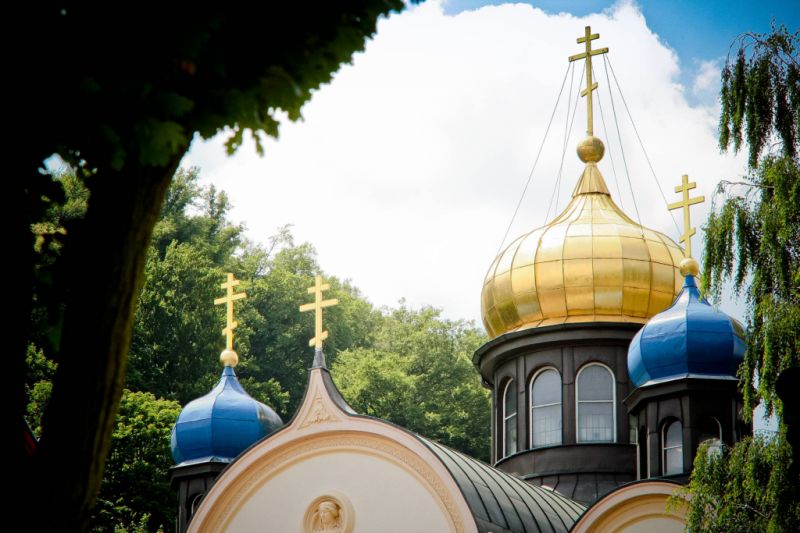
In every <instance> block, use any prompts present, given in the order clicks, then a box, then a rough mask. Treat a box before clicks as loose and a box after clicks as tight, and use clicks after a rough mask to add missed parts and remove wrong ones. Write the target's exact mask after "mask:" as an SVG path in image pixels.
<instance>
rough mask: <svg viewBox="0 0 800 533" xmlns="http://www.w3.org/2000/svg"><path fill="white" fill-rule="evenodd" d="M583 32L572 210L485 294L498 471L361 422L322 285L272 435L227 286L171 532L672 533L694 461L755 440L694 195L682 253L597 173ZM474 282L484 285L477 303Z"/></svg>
mask: <svg viewBox="0 0 800 533" xmlns="http://www.w3.org/2000/svg"><path fill="white" fill-rule="evenodd" d="M598 37H599V36H598V35H597V34H592V33H591V30H590V28H588V27H587V28H586V32H585V36H584V37H581V38H579V39H578V43H585V52H583V53H581V54H577V55H575V56H572V57H570V61H575V60H579V59H585V61H586V83H587V84H586V88H585V89H584V90H583V92H582V93H581V94H582V95H584V96H585V97H586V100H587V108H588V114H587V118H588V127H587V134H588V136H587V137H586V138H585V139H584V140H582V141H581V142H580V143H579V144H578V148H577V152H578V157H579V158H580V160H581V161H582V162H583V163H584V165H585V166H584V170H583V172H582V174H581V176H580V177H579V178H578V180H577V183H576V185H575V187H574V190H573V193H572V199H571V201H570V202H569V204H568V205H567V207H566V208H565V209H564V210H563V211H562V212H561V213H560V214H559V215H557V216H556V217H555V218H553V219H552V220H551V221H549V222H548V223H547V224H546V225H545V226H543V227H540V228H537V229H534V230H532V231H530V232H527V233H525V234H523V235H521V236H519V237H518V238H517V239H515V240H514V241H512V242H511V244H509V245H508V246H507V247H506V248H505V249H504V250H502V251H501V252H500V253H499V255H498V256H497V257H496V258H495V259H494V260H493V261H492V262H491V266H490V267H489V269H488V273H487V275H486V278H485V280H484V283H483V286H482V287H481V291H480V292H481V312H482V317H483V323H484V326H485V328H486V331H487V332H488V334H489V337H490V340H489V341H488V342H486V343H485V344H484V345H483V346H481V347H480V348H479V349H478V350H477V351H476V352H475V354H474V357H473V362H474V364H475V367H476V371H477V372H478V373H479V374H480V378H481V380H482V382H483V384H484V385H485V386H486V387H487V388H489V389H490V390H491V397H492V444H491V446H492V447H491V464H486V463H483V462H481V461H479V460H477V459H474V458H472V457H469V456H467V455H465V454H463V453H461V452H458V451H456V450H453V449H451V448H448V447H446V446H443V445H441V444H439V443H437V442H434V441H432V440H429V439H427V438H426V437H425V436H423V435H418V434H416V433H413V432H411V431H408V430H406V429H404V428H402V427H399V426H397V425H395V424H392V423H391V422H388V421H385V420H381V419H377V418H374V417H370V416H365V415H361V414H359V413H357V412H355V411H354V410H353V409H352V408H351V407H350V406H349V405H348V404H347V401H346V400H345V399H344V398H343V397H342V395H341V394H340V392H339V390H338V389H337V387H336V376H333V375H331V373H330V371H329V370H328V369H327V367H326V363H325V355H324V352H323V349H322V348H323V342H324V340H325V339H326V338H327V335H328V333H327V331H325V330H324V328H323V309H324V308H325V307H328V306H331V305H335V304H336V303H337V302H336V300H334V299H327V300H326V299H325V298H324V295H323V293H324V291H325V290H327V289H328V286H327V284H325V283H323V280H322V279H321V277H320V276H317V278H316V283H315V285H314V286H313V287H311V288H309V290H308V292H309V294H311V295H313V298H314V301H313V302H311V303H309V304H306V305H303V306H302V307H301V308H300V311H312V312H313V313H314V315H315V326H316V327H315V337H314V338H313V339H312V340H311V345H312V346H314V348H315V351H314V359H313V363H312V366H311V369H310V370H309V375H308V385H307V388H306V392H305V396H304V399H303V401H302V403H301V405H300V407H299V408H298V410H297V412H296V413H295V415H294V417H293V418H292V419H291V420H290V421H289V422H287V423H285V424H284V423H283V421H281V419H280V418H279V417H278V416H277V415H276V414H275V412H274V411H273V410H272V409H270V408H269V407H268V406H266V405H263V404H261V403H259V402H257V401H256V400H254V399H253V398H251V397H250V396H248V395H247V393H246V391H245V390H244V389H243V388H242V386H241V385H240V384H239V382H238V381H237V378H236V373H235V371H234V367H235V366H236V363H237V361H238V356H237V355H236V352H235V351H234V350H233V330H234V328H235V327H236V322H235V321H234V320H233V302H234V301H235V300H237V299H239V298H243V297H244V293H236V292H235V286H236V285H237V284H238V281H236V280H234V279H233V276H232V275H230V274H229V277H228V280H227V282H226V283H224V284H223V285H222V288H223V289H225V290H226V291H227V294H226V296H225V297H223V298H220V299H218V300H217V301H216V302H215V303H219V304H226V306H227V316H228V326H227V328H226V330H225V332H226V334H227V348H226V349H225V351H223V352H222V355H221V356H220V359H221V361H222V363H223V365H224V369H223V372H222V377H221V379H220V381H219V383H218V384H217V385H216V387H215V388H214V389H213V390H212V391H211V392H209V393H208V394H207V395H205V396H203V397H201V398H198V399H197V400H194V401H192V402H190V403H189V404H188V405H186V407H185V408H184V409H183V411H182V412H181V414H180V416H179V418H178V420H177V422H176V424H175V426H174V428H173V431H172V452H173V458H174V459H175V462H176V466H174V467H173V469H172V484H173V487H175V488H176V490H177V492H178V502H179V513H178V529H179V530H180V531H193V532H194V531H197V532H201V531H203V532H205V531H210V532H217V531H231V532H250V531H264V532H269V531H276V532H295V531H296V532H301V533H322V532H325V533H354V532H358V533H372V532H380V533H390V532H391V533H401V532H443V533H444V532H458V533H461V532H465V533H466V532H470V533H512V532H513V533H527V532H540V531H541V532H545V531H546V532H566V531H576V532H577V531H581V532H582V531H626V532H645V531H646V532H648V533H656V532H673V531H674V532H679V531H683V528H684V524H685V520H684V517H685V514H684V513H685V509H682V508H681V507H680V506H670V508H668V507H667V501H668V499H669V497H670V496H671V495H672V493H673V492H674V491H675V489H677V488H678V487H680V485H681V484H683V483H685V482H686V481H687V479H688V477H689V474H690V472H691V469H692V464H693V461H694V458H695V455H696V453H697V449H698V446H699V445H700V443H702V442H708V443H710V445H711V446H710V449H711V450H712V451H711V452H710V453H713V450H714V449H715V447H719V446H722V445H725V446H730V445H733V444H734V443H735V442H737V441H739V440H740V439H741V438H743V437H744V436H746V435H748V434H750V433H751V432H752V429H751V427H750V426H749V425H748V424H746V423H745V422H744V421H743V420H742V417H741V410H742V405H743V403H742V398H741V393H740V392H739V391H738V381H737V378H736V370H737V367H738V365H739V363H741V361H742V358H743V355H744V349H745V340H744V331H743V328H742V326H741V325H740V324H739V323H738V322H737V321H736V320H734V319H733V318H731V317H729V316H727V315H725V314H724V313H722V312H720V311H718V310H715V309H714V308H712V307H711V306H710V305H709V304H708V302H707V301H706V300H705V299H704V298H703V297H702V296H701V294H700V292H699V289H698V285H697V279H696V278H697V276H698V274H699V263H698V262H697V261H696V260H695V259H694V258H692V257H691V236H692V235H693V234H694V232H695V230H694V229H693V228H691V227H690V224H689V206H690V205H692V204H695V203H698V202H700V201H702V197H695V198H690V195H689V191H690V190H691V189H694V188H695V184H694V183H690V182H689V181H688V177H687V176H684V177H683V183H682V185H681V186H679V187H677V188H676V192H679V193H681V194H682V199H681V201H679V202H676V203H675V204H671V205H670V206H669V207H670V208H671V209H672V208H680V209H683V212H684V226H685V227H684V234H683V236H682V238H681V242H683V243H684V248H681V247H680V246H679V245H678V244H677V243H675V242H674V241H673V240H672V239H670V238H669V237H667V236H666V235H664V234H663V233H660V232H658V231H655V230H652V229H648V228H646V227H644V226H643V225H641V224H639V223H637V222H635V221H634V220H632V219H631V218H630V217H629V216H628V215H626V214H625V213H624V212H623V211H622V210H621V209H620V208H619V207H618V206H617V204H616V203H615V202H614V200H613V199H612V196H611V194H610V192H609V189H608V187H607V186H606V183H605V180H604V178H603V175H602V174H601V171H600V167H599V163H600V162H601V160H602V159H603V155H604V151H605V148H604V145H603V143H602V141H601V140H600V139H598V138H597V137H595V136H594V134H593V124H592V106H593V104H592V93H593V91H594V90H595V89H596V87H597V83H593V82H592V67H591V61H592V57H593V56H595V55H597V54H602V53H606V52H607V51H608V49H606V48H603V49H595V50H593V49H592V46H591V43H592V41H593V40H595V39H597V38H598ZM477 292H478V287H476V296H477Z"/></svg>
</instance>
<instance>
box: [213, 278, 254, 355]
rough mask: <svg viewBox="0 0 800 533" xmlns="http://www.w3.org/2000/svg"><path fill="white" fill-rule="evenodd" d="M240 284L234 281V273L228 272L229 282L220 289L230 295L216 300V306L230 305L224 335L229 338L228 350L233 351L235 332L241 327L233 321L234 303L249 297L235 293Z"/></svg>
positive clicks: (241, 293) (236, 280)
mask: <svg viewBox="0 0 800 533" xmlns="http://www.w3.org/2000/svg"><path fill="white" fill-rule="evenodd" d="M238 284H239V280H238V279H233V273H231V272H228V281H226V282H225V283H223V284H222V285H220V288H222V289H226V290H227V291H228V294H226V295H225V296H223V297H222V298H217V299H216V300H214V305H219V304H228V325H227V326H225V329H223V330H222V334H223V335H226V336H227V337H228V342H227V345H226V346H227V348H228V350H233V330H234V329H236V326H238V325H239V323H238V322H236V321H235V320H234V319H233V302H234V301H235V300H241V299H242V298H246V297H247V294H245V293H243V292H240V293H237V294H234V293H233V288H234V287H235V286H237V285H238Z"/></svg>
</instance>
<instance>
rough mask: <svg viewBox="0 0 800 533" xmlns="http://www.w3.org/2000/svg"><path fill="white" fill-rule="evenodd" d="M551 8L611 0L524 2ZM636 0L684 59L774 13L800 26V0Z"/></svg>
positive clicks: (725, 42) (573, 8)
mask: <svg viewBox="0 0 800 533" xmlns="http://www.w3.org/2000/svg"><path fill="white" fill-rule="evenodd" d="M504 3H508V2H500V1H485V0H448V1H447V2H446V3H445V12H446V13H458V12H461V11H465V10H471V9H475V8H478V7H481V6H484V5H490V4H504ZM523 3H526V4H530V5H532V6H534V7H538V8H540V9H542V10H544V11H546V12H548V13H560V12H566V13H571V14H572V15H575V16H578V17H581V16H585V15H588V14H590V13H598V12H600V11H603V10H604V9H608V8H610V7H611V6H613V5H614V4H616V3H617V2H616V1H609V0H535V1H529V2H523ZM636 4H637V5H638V6H639V8H640V9H641V11H642V13H644V16H645V18H646V19H647V23H648V25H649V26H650V27H651V28H652V29H653V30H654V31H655V32H656V33H658V34H659V35H660V36H661V37H662V38H663V39H664V40H665V41H666V43H667V44H668V45H669V46H670V47H671V48H673V49H674V50H675V51H676V52H677V53H678V56H679V57H680V58H681V60H683V61H691V60H693V59H715V58H719V57H724V55H725V54H726V53H727V51H728V47H729V46H730V44H731V42H732V41H733V39H735V38H736V36H737V35H739V34H741V33H744V32H748V31H751V32H758V33H763V32H768V31H769V30H770V23H771V21H772V19H773V18H774V19H775V20H776V21H777V22H778V23H783V24H785V25H786V26H787V27H788V28H789V30H795V31H796V30H797V29H798V27H800V2H798V1H797V0H779V1H758V0H749V1H741V0H739V1H726V2H722V1H719V0H703V1H698V0H669V1H664V0H661V1H643V0H640V1H639V2H636Z"/></svg>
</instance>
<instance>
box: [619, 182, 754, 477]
mask: <svg viewBox="0 0 800 533" xmlns="http://www.w3.org/2000/svg"><path fill="white" fill-rule="evenodd" d="M684 181H685V180H684ZM680 267H681V273H682V274H683V275H684V276H685V281H684V284H683V289H682V290H681V293H680V294H679V295H678V297H677V298H676V300H675V302H674V303H673V304H672V305H671V306H670V307H669V308H668V309H666V310H664V311H663V312H661V313H659V314H657V315H656V316H654V317H653V318H652V320H650V322H648V323H647V324H646V325H645V326H644V327H643V328H642V329H641V330H640V331H639V332H638V333H637V334H636V336H635V337H634V338H633V340H632V341H631V346H630V349H629V351H628V372H629V374H630V377H631V382H632V384H633V386H634V387H635V390H634V391H633V393H631V395H630V396H629V397H628V398H626V399H625V404H626V405H627V407H628V410H629V412H630V414H631V420H632V424H633V427H634V432H632V433H631V434H632V435H635V436H636V441H637V443H638V445H637V478H638V479H644V478H648V477H671V478H673V479H676V480H678V481H686V480H687V479H688V477H689V472H691V469H692V465H693V463H694V459H695V456H696V455H697V448H698V446H699V445H700V444H701V443H702V442H708V443H709V446H710V447H711V448H712V449H714V448H718V447H719V446H722V445H725V446H732V445H733V444H734V443H736V442H738V441H739V440H741V439H742V437H744V436H745V435H749V434H751V433H752V427H751V425H750V424H747V423H745V422H744V420H743V419H742V416H741V413H742V409H743V406H744V401H743V398H742V393H741V392H740V391H739V387H738V379H737V377H736V370H737V368H738V366H739V364H740V363H741V362H742V360H743V359H744V352H745V340H744V329H743V328H742V326H741V324H739V322H737V321H736V320H735V319H733V318H731V317H729V316H727V315H726V314H724V313H722V312H720V311H718V310H716V309H714V308H713V307H711V306H710V305H709V304H708V302H707V301H706V300H705V298H703V297H702V296H701V295H700V291H699V290H698V288H697V284H696V281H695V276H696V275H697V274H698V269H699V265H698V263H697V261H696V260H694V259H692V258H687V259H685V260H684V261H683V262H682V263H681V265H680Z"/></svg>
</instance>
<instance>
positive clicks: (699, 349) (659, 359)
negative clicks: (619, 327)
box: [628, 275, 745, 387]
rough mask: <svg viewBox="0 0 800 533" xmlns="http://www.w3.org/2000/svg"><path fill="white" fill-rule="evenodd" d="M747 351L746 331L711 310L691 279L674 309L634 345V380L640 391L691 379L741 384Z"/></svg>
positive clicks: (630, 354)
mask: <svg viewBox="0 0 800 533" xmlns="http://www.w3.org/2000/svg"><path fill="white" fill-rule="evenodd" d="M744 351H745V340H744V330H743V328H742V325H741V324H740V323H739V322H738V321H737V320H735V319H733V318H731V317H729V316H728V315H726V314H725V313H723V312H721V311H718V310H716V309H714V308H713V307H711V306H710V305H709V303H708V301H707V300H706V299H705V298H702V297H701V296H700V291H699V290H698V288H697V284H696V282H695V278H694V276H692V275H687V276H686V278H685V280H684V283H683V289H682V290H681V292H680V294H678V297H677V298H676V299H675V302H674V303H673V304H672V306H670V307H669V308H667V309H666V310H664V311H662V312H661V313H658V314H657V315H655V316H653V318H651V319H650V320H649V321H648V322H647V324H645V325H644V327H642V329H640V330H639V332H638V333H637V334H636V336H635V337H634V338H633V340H632V341H631V345H630V347H629V348H628V374H629V375H630V378H631V381H632V382H633V384H634V385H635V386H636V387H641V386H643V385H650V384H654V383H658V382H663V381H671V380H674V379H680V378H686V377H701V378H712V379H713V378H722V379H735V378H736V369H737V368H738V366H739V364H740V363H741V362H742V361H743V359H744Z"/></svg>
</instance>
